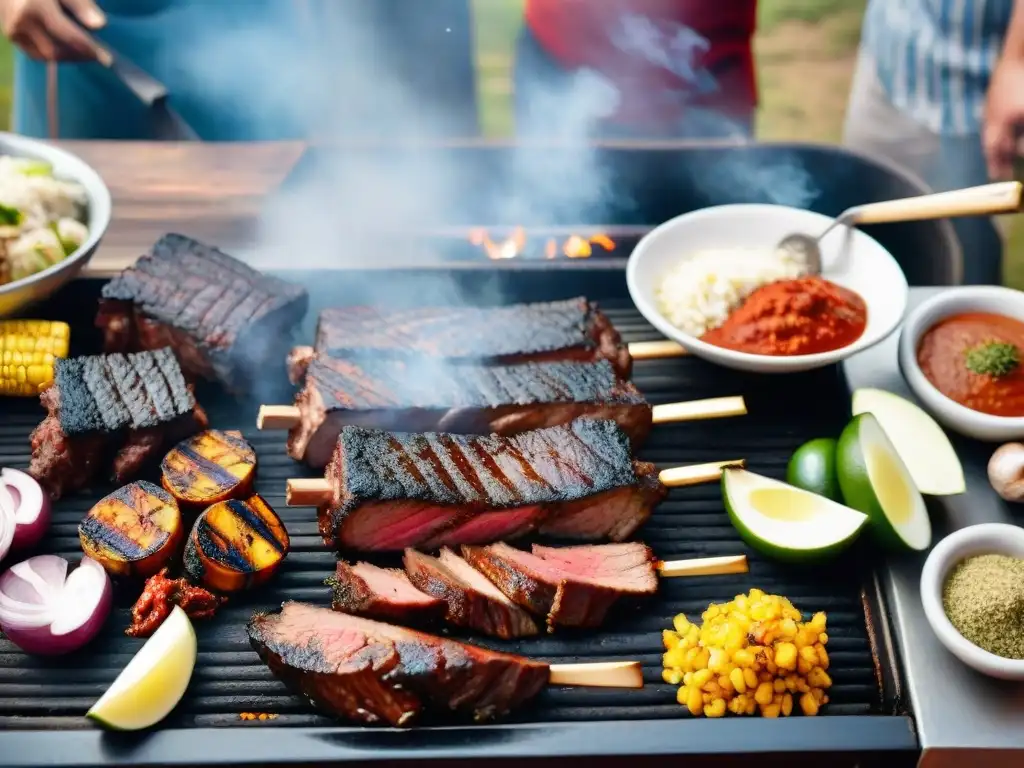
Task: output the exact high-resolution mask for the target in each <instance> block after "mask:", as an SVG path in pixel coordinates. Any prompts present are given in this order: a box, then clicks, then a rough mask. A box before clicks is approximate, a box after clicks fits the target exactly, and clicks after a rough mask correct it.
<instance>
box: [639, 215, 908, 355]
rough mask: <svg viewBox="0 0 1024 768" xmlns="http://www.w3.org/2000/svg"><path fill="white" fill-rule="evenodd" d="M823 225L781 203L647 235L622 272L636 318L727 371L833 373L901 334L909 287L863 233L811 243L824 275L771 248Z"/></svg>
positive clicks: (672, 223)
mask: <svg viewBox="0 0 1024 768" xmlns="http://www.w3.org/2000/svg"><path fill="white" fill-rule="evenodd" d="M832 221H833V220H832V219H831V218H829V217H827V216H823V215H822V214H819V213H814V212H812V211H805V210H801V209H799V208H790V207H788V206H782V205H756V204H750V205H748V204H741V205H720V206H714V207H711V208H704V209H702V210H698V211H694V212H692V213H687V214H684V215H682V216H677V217H676V218H674V219H670V220H669V221H667V222H665V223H664V224H661V225H660V226H658V227H656V228H655V229H653V230H651V232H650V233H648V234H647V235H646V236H645V237H644V238H643V239H642V240H641V241H640V242H639V243H638V244H637V246H636V248H635V249H634V250H633V253H632V254H631V255H630V258H629V263H628V264H627V267H626V282H627V284H628V286H629V292H630V296H631V297H632V299H633V302H634V303H635V304H636V306H637V309H638V310H640V313H641V314H642V315H643V316H644V317H645V318H646V319H647V320H648V322H650V323H651V324H652V325H653V326H654V327H655V328H657V329H658V330H659V331H661V333H663V334H664V335H665V336H667V337H668V338H670V339H672V340H674V341H676V342H678V343H679V344H680V345H682V346H683V347H684V348H685V349H686V350H687V351H688V352H689V353H690V354H693V355H695V356H697V357H701V358H704V359H705V360H708V361H710V362H713V363H717V364H718V365H722V366H724V367H726V368H735V369H738V370H746V371H755V372H759V373H790V372H796V371H807V370H811V369H814V368H822V367H824V366H827V365H833V364H835V363H838V362H840V361H841V360H844V359H846V358H847V357H849V356H850V355H853V354H855V353H857V352H860V351H862V350H865V349H867V348H869V347H872V346H874V345H875V344H878V343H879V342H880V341H882V340H884V339H885V338H886V337H888V336H889V335H890V334H891V333H892V332H893V331H895V330H896V328H897V327H898V326H899V324H900V321H901V320H902V319H903V314H904V312H905V311H906V307H907V296H908V287H907V280H906V277H905V276H904V274H903V270H901V269H900V266H899V264H898V263H897V262H896V260H895V259H894V258H893V256H892V255H891V254H890V253H889V252H888V251H887V250H886V249H885V248H883V247H882V246H881V245H880V244H879V243H878V242H877V241H876V240H875V239H874V238H872V237H870V236H868V235H866V234H864V233H863V232H861V231H859V230H856V229H850V228H846V227H837V228H836V229H834V230H833V231H832V232H831V233H829V234H828V235H827V236H826V237H825V238H824V239H823V240H822V241H821V243H820V247H821V254H822V273H821V274H820V275H811V274H809V273H808V270H807V267H806V264H805V263H804V262H803V260H802V259H801V258H800V257H799V256H798V255H796V254H793V253H791V252H788V251H782V250H779V249H777V248H776V244H777V243H778V242H779V241H780V240H781V239H782V238H783V237H785V236H786V235H788V234H791V233H794V232H802V233H807V234H810V235H817V234H819V233H821V232H823V231H825V229H826V228H827V227H828V226H829V225H830V224H831V223H832Z"/></svg>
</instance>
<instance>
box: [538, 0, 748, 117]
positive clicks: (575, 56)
mask: <svg viewBox="0 0 1024 768" xmlns="http://www.w3.org/2000/svg"><path fill="white" fill-rule="evenodd" d="M525 17H526V24H527V25H528V26H529V29H530V31H531V32H532V33H533V35H534V37H535V38H536V39H537V42H538V43H539V44H540V46H541V48H543V49H544V50H545V51H546V52H547V53H548V55H549V56H551V57H552V58H553V59H554V60H555V61H557V62H558V63H559V64H560V65H561V66H563V67H564V68H566V69H567V70H575V69H580V68H588V69H593V70H595V71H597V72H598V73H600V74H601V75H603V76H604V77H605V78H607V79H608V81H609V82H611V83H612V85H614V86H616V88H617V90H618V93H619V104H618V110H617V112H616V114H615V115H613V116H612V117H610V118H609V121H611V122H616V123H624V124H652V123H654V124H657V123H664V122H671V121H673V120H677V119H679V118H680V117H681V116H682V115H683V114H684V112H685V109H686V104H687V103H690V104H695V105H699V106H703V107H708V108H711V109H714V110H717V111H719V112H721V113H724V114H727V115H737V116H743V117H745V116H749V114H750V113H751V112H752V111H753V109H754V107H755V106H756V104H757V84H756V77H755V74H754V56H753V51H752V47H751V42H752V37H753V34H754V29H755V27H756V25H757V0H526V10H525Z"/></svg>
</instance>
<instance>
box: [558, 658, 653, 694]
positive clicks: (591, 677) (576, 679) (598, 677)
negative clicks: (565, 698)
mask: <svg viewBox="0 0 1024 768" xmlns="http://www.w3.org/2000/svg"><path fill="white" fill-rule="evenodd" d="M550 669H551V673H550V677H548V682H549V683H550V684H551V685H578V686H586V687H590V688H643V687H644V673H643V669H642V668H641V666H640V664H639V663H638V662H635V661H596V662H590V663H588V664H552V665H551V667H550Z"/></svg>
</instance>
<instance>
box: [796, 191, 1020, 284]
mask: <svg viewBox="0 0 1024 768" xmlns="http://www.w3.org/2000/svg"><path fill="white" fill-rule="evenodd" d="M1022 191H1024V187H1022V185H1021V183H1020V182H1019V181H1001V182H998V183H996V184H983V185H982V186H980V187H969V188H967V189H957V190H953V191H952V192H938V193H936V194H933V195H918V196H917V197H903V198H900V199H899V200H887V201H885V202H883V203H868V204H867V205H857V206H854V207H853V208H847V209H846V210H845V211H843V212H842V213H841V214H839V216H837V217H836V219H835V221H833V222H832V223H831V224H830V225H829V226H828V228H827V229H826V230H825V231H824V232H822V233H821V234H820V235H818V236H817V237H811V236H810V235H804V234H800V233H794V234H792V235H787V236H786V237H784V238H782V240H780V241H779V244H778V245H777V246H776V248H777V249H778V250H788V251H789V252H790V253H793V254H795V255H796V256H797V257H801V258H803V259H804V260H805V261H806V263H807V271H808V273H809V274H812V275H818V274H821V248H820V246H819V243H820V242H821V240H822V239H823V238H824V237H825V235H827V234H828V233H829V232H831V231H832V230H833V229H835V228H836V227H839V226H844V225H845V226H856V225H858V224H882V223H885V222H890V221H922V220H924V219H943V218H947V217H955V216H984V215H989V214H996V213H1014V212H1016V211H1019V210H1020V206H1021V194H1022Z"/></svg>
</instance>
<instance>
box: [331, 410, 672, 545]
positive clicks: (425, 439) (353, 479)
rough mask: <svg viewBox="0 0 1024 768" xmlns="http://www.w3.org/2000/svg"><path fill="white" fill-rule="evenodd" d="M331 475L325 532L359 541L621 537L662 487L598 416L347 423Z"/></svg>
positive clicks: (340, 541)
mask: <svg viewBox="0 0 1024 768" xmlns="http://www.w3.org/2000/svg"><path fill="white" fill-rule="evenodd" d="M326 478H327V480H328V482H329V484H330V486H331V493H332V497H331V500H330V502H329V503H327V504H326V505H324V506H322V507H321V508H320V509H319V520H320V532H321V534H322V535H323V537H324V541H325V542H326V543H327V544H328V545H329V546H336V547H338V548H347V549H355V550H403V549H406V548H409V547H435V546H442V545H451V546H457V545H461V544H486V543H490V542H493V541H503V540H507V539H511V538H514V537H516V536H518V535H521V534H524V533H527V532H529V531H531V530H535V529H536V528H538V527H539V528H540V529H541V530H550V531H554V532H557V533H559V534H560V535H562V536H565V537H568V538H574V539H582V540H590V541H594V540H600V539H612V540H622V539H624V538H626V537H628V536H629V535H630V534H631V533H632V532H633V531H634V530H636V529H637V528H638V527H639V526H640V525H641V524H642V523H643V522H644V521H645V520H646V519H647V517H648V516H649V515H650V512H651V508H652V507H653V506H654V505H655V504H657V503H658V502H659V501H661V499H662V498H663V497H664V495H665V492H666V491H665V488H664V486H663V485H662V484H661V483H660V481H659V480H658V476H657V472H656V471H655V468H654V466H653V465H651V464H647V463H645V462H634V461H633V460H632V458H631V456H630V445H629V440H628V438H627V437H626V435H625V433H624V432H623V431H622V430H621V429H620V428H619V427H618V425H617V424H616V423H615V422H612V421H600V420H594V419H579V420H577V421H573V422H571V423H569V424H567V425H564V426H558V427H548V428H546V429H538V430H533V431H530V432H523V433H521V434H518V435H513V436H511V437H506V436H501V435H487V436H469V435H453V434H444V433H418V434H417V433H393V432H385V431H381V430H373V429H364V428H362V427H353V426H349V427H344V428H342V430H341V434H340V436H339V438H338V440H337V444H336V447H335V451H334V456H333V458H332V459H331V463H330V465H329V466H328V467H327V471H326ZM563 518H564V519H563Z"/></svg>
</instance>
